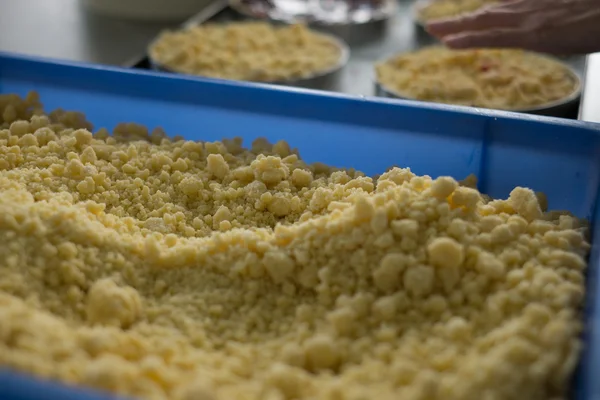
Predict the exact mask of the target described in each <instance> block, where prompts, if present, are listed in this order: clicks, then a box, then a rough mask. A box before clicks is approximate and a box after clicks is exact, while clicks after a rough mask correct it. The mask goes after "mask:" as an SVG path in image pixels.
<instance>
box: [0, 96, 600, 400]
mask: <svg viewBox="0 0 600 400" xmlns="http://www.w3.org/2000/svg"><path fill="white" fill-rule="evenodd" d="M0 107H2V108H0V115H2V118H3V119H2V120H0V259H2V260H3V262H2V263H0V364H1V365H4V366H8V367H10V368H14V369H17V370H20V371H26V372H29V373H33V374H35V375H38V376H40V377H44V378H48V379H56V380H60V381H63V382H66V383H68V384H73V385H85V386H89V387H94V388H98V389H101V390H106V391H110V392H114V393H118V394H122V395H129V396H135V397H138V398H144V399H152V400H162V399H174V400H229V399H238V400H246V399H247V400H258V399H261V400H286V399H287V400H291V399H307V400H308V399H323V400H364V399H379V400H392V399H397V398H398V396H401V397H402V398H407V399H415V400H434V399H444V400H453V399H456V400H459V399H460V400H471V399H473V400H480V399H494V400H504V399H506V400H509V399H514V400H522V399H528V400H547V399H549V398H564V397H563V396H565V393H566V392H565V389H566V386H567V384H568V382H569V378H570V376H571V373H572V371H573V369H574V366H575V364H576V361H577V359H578V355H579V350H580V347H581V344H580V340H579V339H578V334H579V333H580V332H581V328H582V324H581V322H580V318H579V307H580V306H581V303H582V299H583V296H584V270H585V266H586V262H585V259H584V256H585V254H586V252H587V251H588V249H589V246H588V244H587V242H586V238H585V235H584V231H583V229H584V228H585V226H584V225H582V224H581V223H580V221H578V220H577V219H575V218H574V217H571V216H569V215H567V214H564V213H556V212H553V213H546V212H545V210H544V209H542V208H541V207H540V203H539V201H538V197H537V196H536V194H535V193H534V192H532V191H531V190H529V189H526V188H520V187H518V188H515V189H514V190H513V191H512V193H511V194H510V197H509V198H508V199H506V200H491V201H488V199H487V198H486V197H484V196H482V195H481V194H480V193H479V192H478V191H477V190H476V189H474V188H471V187H468V186H462V185H460V184H459V183H457V182H456V181H455V180H454V179H452V178H450V177H440V178H437V179H432V178H430V177H428V176H415V175H414V174H413V173H412V172H411V171H410V170H409V169H406V168H404V169H403V168H392V169H390V170H389V171H387V172H385V173H383V174H382V175H381V176H379V177H378V178H377V179H372V178H370V177H366V176H363V175H362V174H360V173H358V172H356V171H353V170H348V171H346V170H338V169H333V168H329V167H326V166H324V165H322V164H315V165H307V164H305V163H304V162H302V161H301V160H300V159H299V157H298V155H297V152H296V151H295V150H293V149H290V147H289V146H288V145H287V144H286V143H285V142H278V143H276V144H274V145H271V144H269V143H267V142H266V141H264V140H257V141H255V142H254V143H253V145H252V148H251V149H244V148H243V147H242V145H241V141H240V140H239V139H233V140H224V141H223V142H214V143H209V142H205V143H202V142H192V141H184V140H180V139H168V138H166V137H165V135H164V133H162V132H161V131H158V130H157V131H154V132H153V133H151V134H148V131H147V130H146V129H145V128H143V127H140V126H137V125H134V124H125V125H122V126H120V127H119V128H118V129H116V130H115V132H114V136H111V137H109V135H108V132H106V130H103V129H100V130H98V131H97V132H96V133H94V134H92V133H90V131H89V125H88V124H87V122H86V121H85V120H84V119H82V117H81V115H79V114H74V113H66V112H56V113H52V116H44V115H42V112H41V109H40V106H39V102H38V101H37V98H36V96H35V95H31V96H29V97H28V98H27V99H26V100H22V99H19V98H18V97H12V96H4V97H0ZM465 183H466V184H468V185H471V186H474V184H475V182H474V180H473V178H472V177H471V178H469V179H467V181H466V182H465Z"/></svg>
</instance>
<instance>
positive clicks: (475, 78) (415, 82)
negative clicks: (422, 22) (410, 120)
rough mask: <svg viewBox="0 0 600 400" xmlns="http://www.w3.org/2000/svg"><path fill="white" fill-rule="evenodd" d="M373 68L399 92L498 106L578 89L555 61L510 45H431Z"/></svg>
mask: <svg viewBox="0 0 600 400" xmlns="http://www.w3.org/2000/svg"><path fill="white" fill-rule="evenodd" d="M376 73H377V79H378V81H379V82H380V83H381V84H382V85H383V86H384V87H385V88H386V89H387V90H389V91H391V92H393V93H395V94H397V95H399V96H401V97H406V98H411V99H416V100H422V101H431V102H437V103H447V104H457V105H466V106H475V107H485V108H492V109H501V110H521V109H527V108H534V107H538V106H543V105H546V104H549V103H551V102H553V101H557V100H561V99H564V98H566V97H568V96H570V95H572V94H574V93H575V91H576V90H577V89H578V82H577V81H576V78H575V77H574V76H573V74H572V73H571V72H570V71H569V69H568V68H567V67H566V66H564V65H563V64H561V63H560V62H558V61H554V60H552V59H550V58H547V57H544V56H541V55H538V54H536V53H531V52H526V51H522V50H514V49H469V50H450V49H447V48H445V47H441V46H431V47H427V48H424V49H420V50H417V51H414V52H410V53H404V54H400V55H397V56H394V57H392V58H390V59H389V60H387V61H385V62H383V63H380V64H378V65H377V66H376Z"/></svg>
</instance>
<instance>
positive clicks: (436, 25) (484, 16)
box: [426, 0, 523, 38]
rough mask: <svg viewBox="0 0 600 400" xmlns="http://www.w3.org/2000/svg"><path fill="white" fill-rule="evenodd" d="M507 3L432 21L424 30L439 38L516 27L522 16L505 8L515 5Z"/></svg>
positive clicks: (511, 2)
mask: <svg viewBox="0 0 600 400" xmlns="http://www.w3.org/2000/svg"><path fill="white" fill-rule="evenodd" d="M508 1H509V3H507V4H506V5H502V6H488V7H485V8H483V9H482V10H479V11H476V12H474V13H469V14H466V15H464V16H460V17H456V18H448V19H442V20H437V21H432V22H430V23H429V24H427V26H426V29H427V31H428V32H429V33H430V34H432V35H433V36H436V37H438V38H440V37H443V36H446V35H452V34H455V33H458V32H466V31H479V30H483V29H490V28H510V27H515V26H518V25H519V24H520V23H521V20H522V18H523V16H522V15H520V14H516V13H514V12H513V11H512V10H511V9H510V8H509V7H507V6H508V5H509V4H514V3H516V2H514V1H510V0H508Z"/></svg>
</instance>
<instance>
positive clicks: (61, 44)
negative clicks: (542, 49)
mask: <svg viewBox="0 0 600 400" xmlns="http://www.w3.org/2000/svg"><path fill="white" fill-rule="evenodd" d="M249 16H250V17H253V18H264V19H271V20H278V21H282V22H293V21H295V20H303V21H307V22H309V23H311V25H315V26H314V27H315V29H319V30H324V31H327V32H328V33H333V34H335V35H336V36H337V37H340V38H342V39H343V40H344V41H346V43H348V45H349V46H350V50H351V56H350V59H349V61H348V63H347V65H346V66H345V68H344V69H343V70H342V71H341V72H340V74H339V75H340V76H339V77H337V78H336V79H335V81H330V82H327V83H326V84H324V86H323V87H318V88H319V89H325V90H332V91H336V92H343V93H348V94H353V95H364V96H370V95H374V94H376V90H375V88H374V84H373V82H374V77H373V64H374V63H376V62H377V61H381V60H383V59H385V58H386V57H390V56H391V55H393V54H396V53H401V52H406V51H410V50H416V49H418V48H421V47H423V46H425V45H428V44H432V43H435V40H434V39H433V38H432V37H430V36H429V35H428V34H427V33H426V32H425V31H424V29H423V28H422V27H421V26H420V25H419V23H418V21H417V20H416V18H415V12H414V1H413V0H230V1H227V0H0V51H10V52H17V53H24V54H29V55H36V56H44V57H52V58H59V59H66V60H72V61H82V62H91V63H98V64H106V65H115V66H124V67H132V68H141V69H147V68H150V65H149V62H148V59H147V56H146V49H147V46H148V45H149V43H151V42H152V41H153V39H155V38H156V36H157V35H158V34H159V33H160V32H161V31H163V30H164V29H176V28H180V27H182V26H185V25H186V24H187V25H190V24H197V23H203V22H207V21H229V20H237V19H240V18H247V17H249ZM563 61H565V62H566V63H567V64H568V65H570V66H571V67H572V68H573V69H574V70H575V71H576V72H577V73H579V74H580V75H581V76H582V77H584V93H583V96H582V99H581V102H580V104H579V105H578V106H579V107H578V113H577V112H574V113H571V114H570V115H569V116H568V117H569V118H577V117H579V118H580V119H584V120H588V121H594V122H600V55H591V56H589V57H585V56H579V57H569V58H564V59H563ZM586 64H587V66H586Z"/></svg>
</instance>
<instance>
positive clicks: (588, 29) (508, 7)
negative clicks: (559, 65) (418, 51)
mask: <svg viewBox="0 0 600 400" xmlns="http://www.w3.org/2000/svg"><path fill="white" fill-rule="evenodd" d="M426 29H427V31H428V32H429V33H431V34H432V35H433V36H436V37H437V38H439V39H440V40H441V41H442V42H443V43H444V44H445V45H446V46H448V47H450V48H455V49H464V48H471V47H505V48H515V47H518V48H523V49H526V50H533V51H539V52H544V53H554V54H585V53H593V52H596V51H600V0H509V1H505V2H503V3H500V4H496V5H491V6H487V7H484V8H483V9H481V10H479V11H476V12H474V13H471V14H467V15H464V16H460V17H456V18H449V19H444V20H438V21H432V22H431V23H429V24H427V26H426Z"/></svg>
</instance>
